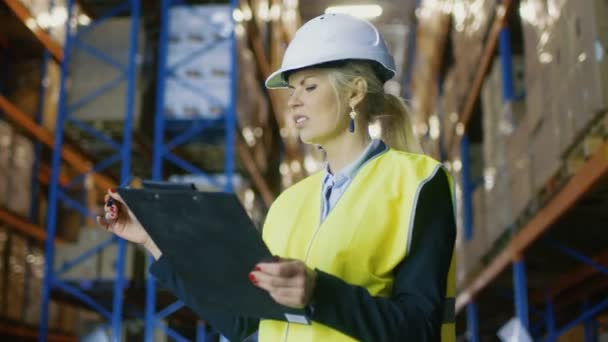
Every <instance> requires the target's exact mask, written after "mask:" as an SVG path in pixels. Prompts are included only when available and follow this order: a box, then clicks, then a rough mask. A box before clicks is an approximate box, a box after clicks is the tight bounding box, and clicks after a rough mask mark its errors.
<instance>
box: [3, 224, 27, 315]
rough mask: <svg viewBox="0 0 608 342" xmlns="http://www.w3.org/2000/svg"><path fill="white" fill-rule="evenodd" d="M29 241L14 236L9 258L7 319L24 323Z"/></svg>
mask: <svg viewBox="0 0 608 342" xmlns="http://www.w3.org/2000/svg"><path fill="white" fill-rule="evenodd" d="M26 255H27V241H26V239H25V238H24V237H22V236H20V235H17V234H12V235H11V237H10V248H9V257H8V277H7V291H6V293H7V296H6V317H8V318H10V319H13V320H16V321H22V320H23V314H24V305H23V304H24V294H25V293H24V290H25V257H26Z"/></svg>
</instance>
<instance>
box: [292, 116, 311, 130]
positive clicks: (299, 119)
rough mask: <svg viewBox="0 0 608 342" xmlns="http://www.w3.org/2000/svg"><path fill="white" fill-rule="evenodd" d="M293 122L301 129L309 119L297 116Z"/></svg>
mask: <svg viewBox="0 0 608 342" xmlns="http://www.w3.org/2000/svg"><path fill="white" fill-rule="evenodd" d="M293 121H294V123H295V124H296V127H301V126H303V125H304V123H305V122H306V121H308V117H307V116H304V115H295V116H294V117H293Z"/></svg>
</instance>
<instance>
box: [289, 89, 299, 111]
mask: <svg viewBox="0 0 608 342" xmlns="http://www.w3.org/2000/svg"><path fill="white" fill-rule="evenodd" d="M301 105H302V101H300V98H299V97H298V95H297V94H296V92H293V93H292V94H291V95H289V98H288V99H287V107H289V108H292V109H293V108H296V107H298V106H301Z"/></svg>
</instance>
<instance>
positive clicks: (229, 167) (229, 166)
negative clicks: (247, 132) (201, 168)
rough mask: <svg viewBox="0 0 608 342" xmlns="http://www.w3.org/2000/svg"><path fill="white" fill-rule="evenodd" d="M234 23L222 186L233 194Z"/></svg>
mask: <svg viewBox="0 0 608 342" xmlns="http://www.w3.org/2000/svg"><path fill="white" fill-rule="evenodd" d="M237 7H238V0H230V8H231V9H232V10H234V9H235V8H237ZM235 25H236V23H233V29H232V31H231V33H230V55H231V56H230V99H229V101H230V102H229V107H228V111H227V113H226V121H225V130H226V140H225V147H226V152H225V154H224V158H225V159H224V175H226V184H224V191H225V192H233V190H234V189H233V184H232V176H233V173H234V144H235V135H234V133H235V132H234V131H235V129H236V101H237V94H236V92H237V82H238V70H237V67H238V60H237V51H236V33H235V31H236V30H235V29H234V27H235Z"/></svg>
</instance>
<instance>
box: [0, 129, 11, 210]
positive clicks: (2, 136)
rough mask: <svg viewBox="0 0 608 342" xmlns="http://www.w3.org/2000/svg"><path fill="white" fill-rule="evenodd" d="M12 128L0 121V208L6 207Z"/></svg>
mask: <svg viewBox="0 0 608 342" xmlns="http://www.w3.org/2000/svg"><path fill="white" fill-rule="evenodd" d="M12 139H13V128H12V127H11V126H10V125H9V124H8V123H7V122H5V121H0V207H6V203H8V202H7V198H6V196H8V193H7V188H8V179H9V175H10V174H11V147H12V145H13V142H12Z"/></svg>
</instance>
